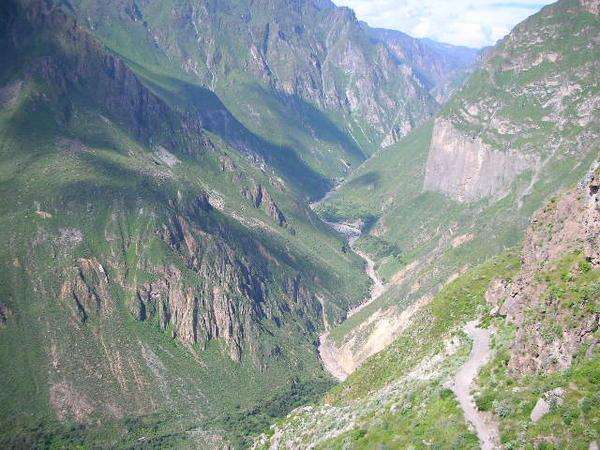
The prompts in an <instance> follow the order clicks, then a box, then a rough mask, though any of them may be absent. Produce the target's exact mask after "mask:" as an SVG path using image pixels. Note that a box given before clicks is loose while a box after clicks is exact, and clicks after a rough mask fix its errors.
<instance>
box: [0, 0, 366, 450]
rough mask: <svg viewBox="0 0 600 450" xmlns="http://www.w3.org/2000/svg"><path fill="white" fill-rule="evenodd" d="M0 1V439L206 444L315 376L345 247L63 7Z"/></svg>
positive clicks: (234, 434)
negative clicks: (3, 58) (0, 385)
mask: <svg viewBox="0 0 600 450" xmlns="http://www.w3.org/2000/svg"><path fill="white" fill-rule="evenodd" d="M0 12H1V14H0V17H1V18H2V21H1V22H0V28H1V29H2V33H1V35H2V39H1V40H0V46H1V50H0V51H1V52H2V54H3V55H7V61H8V64H7V65H5V66H3V67H2V70H1V71H0V86H1V88H0V106H1V109H0V130H1V132H0V136H2V137H1V139H0V168H1V169H0V192H1V193H2V195H0V197H1V198H2V200H1V203H0V209H1V211H2V214H1V219H0V234H1V235H2V237H3V239H4V240H5V242H10V243H11V244H10V245H9V246H4V247H3V248H2V251H1V253H0V264H1V266H2V270H1V271H0V273H1V276H0V313H1V314H0V319H1V320H0V359H1V360H2V361H3V363H2V365H1V369H0V372H1V378H2V379H3V380H5V382H6V383H7V384H9V385H10V389H8V388H6V389H2V394H1V397H2V399H1V403H2V407H1V408H0V422H1V423H2V426H1V429H2V436H1V438H0V439H1V441H2V442H3V444H4V445H6V446H12V445H58V446H62V445H76V444H81V445H90V446H115V445H122V446H127V445H134V444H135V443H136V442H138V439H141V440H142V441H143V442H146V443H147V444H148V445H150V444H151V445H167V444H168V445H174V444H177V445H180V444H182V443H183V442H195V443H196V445H202V444H204V445H206V446H207V447H211V446H212V445H216V444H214V443H220V442H227V441H229V440H233V442H238V441H236V439H240V438H241V437H243V435H245V434H248V433H252V432H257V431H259V430H260V429H261V428H262V427H264V426H265V424H266V423H268V421H269V420H271V419H272V417H273V415H279V414H284V413H285V412H286V411H287V410H288V409H289V408H290V407H292V406H295V405H298V404H299V403H300V402H302V401H303V400H304V399H306V398H311V396H314V395H315V394H316V393H319V392H322V391H323V389H325V388H326V387H327V386H328V385H329V383H330V382H329V380H328V378H327V377H326V376H325V374H324V373H323V370H322V368H321V366H320V362H319V360H318V356H317V352H316V340H317V334H318V330H319V329H320V327H321V326H322V323H323V322H322V320H323V316H324V315H328V316H329V317H330V319H331V320H332V321H333V320H335V318H336V317H340V316H341V315H342V311H343V310H345V309H346V308H347V307H348V305H349V304H351V303H355V302H356V301H358V299H359V298H361V297H362V296H363V295H364V292H365V291H366V287H367V279H366V276H364V274H363V273H362V265H361V262H360V260H359V259H358V258H357V257H356V256H354V255H348V254H344V253H343V252H342V251H341V249H342V242H341V240H340V239H339V238H337V237H335V236H333V235H332V234H331V233H330V231H329V230H328V228H327V227H326V226H324V225H323V224H321V222H319V221H318V220H317V219H316V217H314V216H313V215H312V213H311V212H310V211H309V210H308V208H306V207H304V206H303V205H302V203H301V202H300V201H299V200H298V199H297V197H296V191H295V190H294V189H293V188H290V187H288V186H287V184H286V183H285V182H284V181H282V180H281V178H280V177H279V175H278V174H277V172H275V171H274V170H273V169H271V168H270V167H268V166H263V167H262V168H260V167H257V166H256V165H255V164H254V161H255V160H254V159H253V157H252V154H248V153H239V152H238V151H237V150H236V149H235V148H231V147H230V146H228V145H227V144H226V143H225V142H223V140H221V139H220V138H219V137H218V136H216V135H215V134H213V133H211V132H210V131H208V130H206V129H205V128H203V126H202V123H201V122H199V121H197V120H196V118H195V117H194V116H193V115H191V114H189V113H188V112H186V111H182V110H180V109H177V108H176V107H174V106H173V104H171V103H169V102H167V101H165V100H164V99H163V98H162V97H161V96H159V95H157V94H155V93H154V92H153V91H151V90H149V89H148V88H147V87H146V86H145V85H144V84H143V83H142V82H140V77H138V76H137V75H136V74H135V73H134V72H132V71H131V69H129V68H128V66H127V65H126V64H124V63H123V61H122V60H120V59H119V58H118V57H116V56H115V55H113V54H111V53H110V52H108V51H107V50H106V49H105V48H104V47H103V46H102V45H100V44H99V43H98V42H97V41H95V40H94V39H93V38H91V37H90V36H89V35H88V34H87V33H86V32H85V31H83V30H82V29H81V28H79V27H78V26H77V24H76V23H75V22H74V21H73V20H72V19H71V18H69V17H68V16H67V15H64V14H63V13H62V12H61V11H60V10H55V9H53V8H52V7H51V6H49V7H46V6H44V5H42V4H41V3H40V4H38V3H35V2H12V1H11V2H5V3H3V5H2V7H1V9H0ZM317 249H318V250H317ZM319 298H322V299H323V303H321V301H320V300H319ZM322 305H325V308H326V310H325V311H324V310H323V306H322ZM240 423H243V425H244V426H243V427H240ZM140 442H141V441H140ZM128 443H129V444H128Z"/></svg>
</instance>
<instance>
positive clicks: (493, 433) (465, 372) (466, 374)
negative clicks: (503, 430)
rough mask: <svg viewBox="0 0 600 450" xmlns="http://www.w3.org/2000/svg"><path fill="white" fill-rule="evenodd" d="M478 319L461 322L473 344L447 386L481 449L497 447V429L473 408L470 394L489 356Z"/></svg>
mask: <svg viewBox="0 0 600 450" xmlns="http://www.w3.org/2000/svg"><path fill="white" fill-rule="evenodd" d="M477 324H478V321H477V320H475V321H472V322H469V323H467V324H466V325H465V327H464V331H465V333H467V335H468V336H469V337H470V338H471V339H472V340H473V347H472V349H471V354H470V355H469V359H468V360H467V361H466V362H465V363H464V364H463V365H462V366H461V368H460V369H459V371H458V372H457V373H456V375H455V377H454V379H453V380H452V382H451V385H450V386H449V387H450V389H452V391H453V392H454V394H455V395H456V397H457V399H458V403H459V404H460V407H461V409H462V410H463V413H464V415H465V419H466V420H467V421H468V422H469V423H470V424H471V425H473V427H474V428H475V432H476V433H477V437H478V438H479V441H480V443H481V448H482V449H483V450H495V449H499V448H501V446H500V433H499V431H498V425H497V424H496V423H494V422H493V421H492V420H491V418H490V417H488V416H487V415H485V414H484V413H482V412H481V411H479V410H478V409H477V406H476V405H475V400H474V398H473V395H472V394H471V387H472V385H473V381H474V380H475V378H476V377H477V374H478V373H479V369H481V367H483V366H484V365H485V364H486V363H487V362H488V361H489V360H490V356H491V350H490V330H487V329H484V328H479V327H478V326H477Z"/></svg>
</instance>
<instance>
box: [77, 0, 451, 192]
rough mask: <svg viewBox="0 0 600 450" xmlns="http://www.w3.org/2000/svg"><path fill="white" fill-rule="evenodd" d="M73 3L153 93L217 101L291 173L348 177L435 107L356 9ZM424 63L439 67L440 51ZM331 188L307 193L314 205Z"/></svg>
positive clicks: (274, 1)
mask: <svg viewBox="0 0 600 450" xmlns="http://www.w3.org/2000/svg"><path fill="white" fill-rule="evenodd" d="M69 4H70V5H71V8H73V10H74V11H75V12H76V14H77V15H78V16H79V17H80V19H81V21H82V23H86V24H87V26H88V28H89V29H90V30H92V32H93V33H94V34H95V35H96V36H97V37H99V39H101V40H102V42H104V43H105V45H107V46H108V47H109V48H111V49H113V50H114V51H115V52H117V53H119V54H121V55H123V56H124V57H125V58H126V59H127V60H129V61H132V62H134V63H136V64H138V65H139V66H142V67H144V69H145V70H146V72H147V75H148V77H149V78H151V79H152V80H155V81H156V82H157V83H158V84H161V83H162V84H163V85H164V84H169V83H170V84H171V85H173V84H175V85H176V87H175V88H174V89H171V90H175V91H176V92H175V94H176V95H179V96H180V97H184V98H187V99H188V100H189V99H190V91H192V92H193V91H194V90H198V86H201V87H203V88H209V89H210V90H212V91H213V92H215V93H216V94H217V95H218V97H219V99H220V100H221V101H222V102H223V104H224V105H225V106H226V107H227V109H228V110H229V111H230V112H231V113H232V114H233V115H234V116H235V117H236V118H237V120H239V121H240V122H241V123H242V124H243V126H244V127H246V128H247V130H248V131H250V132H252V133H254V134H256V135H257V136H259V137H260V138H261V139H263V141H265V142H267V143H269V144H271V146H272V147H273V148H271V149H270V150H269V152H268V153H269V156H270V157H271V158H280V160H282V162H281V164H286V163H287V166H289V171H288V172H289V173H294V172H297V171H314V172H316V173H317V174H319V175H321V176H323V177H325V178H326V179H328V180H331V179H334V178H339V177H343V176H345V175H347V173H348V172H349V170H350V169H351V168H352V167H356V166H357V165H358V164H359V163H360V162H362V161H363V160H364V159H365V158H366V156H368V155H369V154H371V153H372V152H373V151H374V150H376V149H377V148H379V146H380V145H389V144H391V143H393V142H395V141H396V140H397V139H399V138H400V137H402V136H404V135H405V134H406V133H408V132H409V131H410V130H411V129H412V128H414V127H415V126H416V125H418V124H420V123H421V122H422V121H423V120H424V119H426V118H428V117H430V116H431V114H432V113H433V112H434V111H435V110H436V108H437V103H436V101H435V100H434V99H433V97H432V96H431V95H430V94H429V92H428V91H429V89H430V88H431V87H432V86H431V85H430V84H429V83H428V84H427V86H425V82H424V80H423V78H422V77H421V76H420V75H419V74H418V73H417V68H416V65H415V62H416V59H414V60H413V59H410V58H403V59H399V58H398V57H397V56H396V54H395V53H394V52H393V51H391V50H390V48H389V47H388V46H387V45H386V44H385V43H383V42H382V41H378V40H373V39H371V37H370V35H369V34H368V33H367V32H365V30H364V29H363V27H362V26H361V24H360V23H359V22H358V21H357V20H356V18H355V16H354V13H353V12H352V11H351V10H349V9H347V8H337V7H335V6H334V5H333V4H332V3H330V2H316V1H314V0H303V1H299V2H298V1H290V0H261V1H247V0H246V1H241V2H222V1H218V2H217V1H214V0H203V1H200V2H189V1H184V2H156V1H144V2H140V1H133V2H132V1H119V2H116V3H115V2H113V1H110V2H109V1H104V0H94V1H89V0H76V1H73V0H70V2H69ZM449 51H450V50H449ZM427 57H428V58H429V57H430V58H435V59H436V61H437V60H438V59H439V60H440V61H441V60H443V59H444V58H447V52H441V53H430V54H428V55H427ZM433 64H437V62H434V63H433ZM171 87H172V86H171ZM228 132H229V130H227V129H226V130H219V131H218V133H219V134H220V135H223V134H227V133H228ZM292 157H296V158H297V159H298V161H297V162H296V163H294V162H293V159H292ZM300 163H303V164H306V165H307V166H308V167H304V166H303V165H302V164H300ZM316 181H317V180H311V182H312V183H313V184H314V183H315V182H316ZM326 187H327V186H326V185H323V183H320V184H319V183H317V186H314V185H305V186H304V189H305V190H306V191H308V192H309V193H310V194H312V195H313V197H316V196H318V195H319V194H322V193H323V192H324V191H325V190H326V189H325V188H326ZM311 189H312V190H311Z"/></svg>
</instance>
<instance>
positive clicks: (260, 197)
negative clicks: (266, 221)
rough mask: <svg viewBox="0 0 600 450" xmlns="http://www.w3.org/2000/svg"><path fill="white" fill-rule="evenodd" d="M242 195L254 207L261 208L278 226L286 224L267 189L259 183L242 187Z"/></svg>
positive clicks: (283, 216)
mask: <svg viewBox="0 0 600 450" xmlns="http://www.w3.org/2000/svg"><path fill="white" fill-rule="evenodd" d="M242 195H243V196H244V197H246V198H247V199H249V200H250V201H251V202H252V205H253V206H254V207H255V208H261V209H263V210H264V211H265V212H266V213H267V214H268V215H269V217H270V218H271V219H273V220H274V221H275V222H277V224H278V225H279V226H280V227H284V226H287V219H286V218H285V215H284V214H283V212H281V209H279V206H278V205H277V203H275V200H273V197H271V194H269V191H267V190H266V189H265V188H264V187H263V186H262V185H261V184H253V185H252V187H251V188H250V189H247V188H244V189H242Z"/></svg>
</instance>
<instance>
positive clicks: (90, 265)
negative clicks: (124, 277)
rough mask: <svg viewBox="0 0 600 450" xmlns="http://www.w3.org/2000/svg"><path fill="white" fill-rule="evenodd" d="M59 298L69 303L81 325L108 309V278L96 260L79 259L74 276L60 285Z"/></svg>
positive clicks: (110, 301)
mask: <svg viewBox="0 0 600 450" xmlns="http://www.w3.org/2000/svg"><path fill="white" fill-rule="evenodd" d="M61 298H62V299H63V300H66V301H71V303H70V306H71V309H72V310H73V313H74V315H75V316H76V317H77V318H78V319H79V321H80V322H81V323H85V322H87V321H88V320H89V319H90V317H92V316H97V315H99V314H101V313H102V312H103V311H104V310H106V309H107V308H109V307H110V305H111V303H112V300H111V298H110V294H109V291H108V277H107V275H106V271H105V269H104V267H103V266H102V264H100V262H98V261H97V260H96V259H84V258H82V259H80V260H79V266H78V267H77V268H76V269H75V273H74V275H73V276H72V277H71V278H70V279H69V280H68V281H66V282H65V283H63V285H62V289H61Z"/></svg>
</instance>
